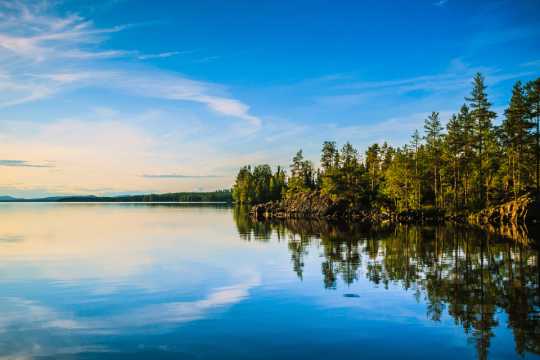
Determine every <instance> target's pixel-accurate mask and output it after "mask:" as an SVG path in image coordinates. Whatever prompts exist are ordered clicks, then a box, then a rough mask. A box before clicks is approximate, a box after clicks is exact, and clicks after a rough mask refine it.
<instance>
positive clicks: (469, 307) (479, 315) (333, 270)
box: [235, 212, 540, 359]
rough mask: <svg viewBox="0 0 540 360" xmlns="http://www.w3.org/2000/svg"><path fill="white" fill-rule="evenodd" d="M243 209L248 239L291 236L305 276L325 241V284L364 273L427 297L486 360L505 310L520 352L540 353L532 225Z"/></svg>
mask: <svg viewBox="0 0 540 360" xmlns="http://www.w3.org/2000/svg"><path fill="white" fill-rule="evenodd" d="M235 214H236V213H235ZM243 214H244V212H242V213H241V214H237V215H235V220H236V222H237V224H238V230H239V233H240V234H241V236H242V237H243V238H244V239H245V240H246V241H250V240H251V239H252V238H255V239H257V240H258V241H269V240H270V238H271V237H272V236H276V235H277V237H278V239H279V240H280V241H282V240H287V243H288V248H289V251H290V252H291V263H292V266H293V270H294V271H295V272H296V274H297V275H298V277H299V278H300V279H303V267H304V257H305V256H306V255H307V254H308V251H309V250H310V249H313V248H314V247H320V251H321V254H322V258H323V261H322V264H321V272H322V276H323V284H324V287H325V288H327V289H336V288H337V286H338V281H339V280H340V279H341V281H343V283H344V284H345V285H347V286H349V285H351V284H352V283H354V282H355V281H357V280H358V279H359V278H360V276H361V275H362V271H364V274H363V276H365V277H366V278H367V279H369V281H371V282H373V283H374V284H375V285H376V286H384V287H385V288H388V287H389V285H390V284H393V285H395V286H401V287H402V288H403V289H404V290H406V291H411V293H412V294H413V296H414V298H415V299H416V300H417V301H418V302H420V300H421V299H424V300H425V302H426V315H427V316H428V318H430V319H431V320H433V321H436V322H439V321H441V318H442V317H443V316H444V315H445V314H446V313H447V314H448V315H449V316H451V317H452V318H453V319H454V322H455V324H456V326H462V327H463V329H464V331H465V333H466V334H468V336H469V343H470V344H471V345H473V346H474V347H475V348H476V352H477V357H478V359H487V357H488V354H489V348H490V345H491V339H492V338H493V337H494V336H495V335H494V331H493V329H494V328H496V327H497V326H499V325H500V324H499V320H498V318H497V316H496V314H497V313H502V312H504V313H506V314H507V315H508V320H507V326H508V327H509V328H510V329H511V330H512V332H513V334H514V340H515V344H516V352H517V353H518V354H520V355H522V356H523V355H525V354H526V353H532V354H537V355H540V349H539V345H540V333H539V332H540V331H539V329H540V314H539V311H540V306H539V305H540V278H539V266H540V264H539V262H538V250H537V249H536V248H534V247H533V246H532V244H533V241H532V240H531V237H530V233H531V232H530V231H528V232H526V233H525V232H524V231H522V230H521V231H518V230H519V229H518V230H515V229H514V230H512V231H510V230H508V229H502V230H501V229H499V230H498V231H487V230H486V229H482V228H480V227H479V226H474V225H457V224H454V223H446V224H434V225H414V224H404V225H399V224H391V223H383V224H367V223H358V222H348V221H333V220H321V219H304V220H300V219H283V220H268V221H254V220H251V219H249V218H247V217H246V216H244V215H243ZM248 219H249V220H248ZM524 234H525V235H527V236H524Z"/></svg>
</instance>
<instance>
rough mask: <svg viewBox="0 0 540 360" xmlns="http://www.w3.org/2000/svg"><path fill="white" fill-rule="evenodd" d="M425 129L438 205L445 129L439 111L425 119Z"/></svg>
mask: <svg viewBox="0 0 540 360" xmlns="http://www.w3.org/2000/svg"><path fill="white" fill-rule="evenodd" d="M424 129H425V131H426V135H425V136H424V138H423V139H424V140H426V148H427V153H428V156H429V161H430V163H431V166H432V168H433V181H434V186H433V191H434V193H435V205H437V188H438V186H437V175H438V171H437V169H438V168H439V165H440V159H441V131H442V129H443V127H442V126H441V121H440V119H439V113H438V112H435V111H433V112H432V113H431V115H430V116H428V118H427V119H426V120H425V124H424Z"/></svg>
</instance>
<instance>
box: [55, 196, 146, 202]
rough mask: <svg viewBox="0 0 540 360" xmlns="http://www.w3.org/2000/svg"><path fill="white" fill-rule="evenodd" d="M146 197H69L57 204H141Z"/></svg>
mask: <svg viewBox="0 0 540 360" xmlns="http://www.w3.org/2000/svg"><path fill="white" fill-rule="evenodd" d="M143 196H144V195H134V196H122V197H108V196H91V197H77V196H74V197H68V198H62V199H58V200H56V201H57V202H141V201H143Z"/></svg>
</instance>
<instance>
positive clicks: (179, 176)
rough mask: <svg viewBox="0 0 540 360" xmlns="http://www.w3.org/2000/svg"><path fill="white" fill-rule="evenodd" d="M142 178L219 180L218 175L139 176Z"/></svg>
mask: <svg viewBox="0 0 540 360" xmlns="http://www.w3.org/2000/svg"><path fill="white" fill-rule="evenodd" d="M141 177H144V178H184V179H201V178H220V177H223V176H218V175H180V174H165V175H149V174H144V175H141Z"/></svg>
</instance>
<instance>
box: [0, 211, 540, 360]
mask: <svg viewBox="0 0 540 360" xmlns="http://www.w3.org/2000/svg"><path fill="white" fill-rule="evenodd" d="M245 211H246V209H245V208H242V207H240V206H237V207H234V206H228V205H219V204H204V205H203V204H175V205H167V204H161V205H148V204H147V205H141V204H29V203H26V204H6V203H3V204H0V358H1V359H30V358H36V359H53V358H54V359H95V358H98V359H274V358H280V359H308V358H309V359H311V358H321V359H322V358H326V359H328V358H333V359H359V358H376V359H398V358H411V359H434V358H436V359H456V358H461V359H474V358H490V359H512V358H522V356H524V357H525V358H535V357H537V354H539V347H538V346H539V344H540V331H539V329H540V314H539V311H540V307H539V295H540V288H539V286H538V284H539V277H538V271H539V263H538V252H537V250H536V249H534V248H532V247H531V246H528V245H524V244H523V243H522V242H518V241H516V240H512V239H509V238H505V237H503V236H499V235H494V234H492V233H490V232H486V231H484V230H481V229H478V228H475V227H471V226H468V227H457V226H455V225H452V224H446V225H439V226H423V227H419V226H412V225H397V226H396V225H392V224H381V225H376V226H375V225H374V226H370V225H367V224H359V223H347V222H328V221H285V222H283V221H281V222H280V221H272V222H254V221H252V220H251V219H249V218H246V217H245V216H244V215H243V214H244V213H245Z"/></svg>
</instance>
